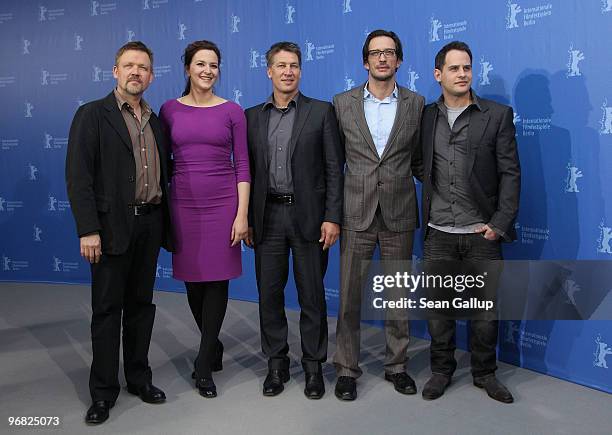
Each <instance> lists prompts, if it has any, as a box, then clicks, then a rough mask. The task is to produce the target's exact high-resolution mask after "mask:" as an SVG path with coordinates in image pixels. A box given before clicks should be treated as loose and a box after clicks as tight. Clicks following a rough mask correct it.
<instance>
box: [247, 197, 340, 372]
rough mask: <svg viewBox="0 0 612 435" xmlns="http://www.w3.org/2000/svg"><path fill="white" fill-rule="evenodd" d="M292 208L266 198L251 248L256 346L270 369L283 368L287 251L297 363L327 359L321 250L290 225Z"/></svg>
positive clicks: (309, 367)
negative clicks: (296, 309)
mask: <svg viewBox="0 0 612 435" xmlns="http://www.w3.org/2000/svg"><path fill="white" fill-rule="evenodd" d="M296 219H299V216H295V208H294V206H293V205H289V204H278V203H273V202H268V203H267V204H266V211H265V216H264V231H263V238H262V240H261V242H260V243H258V244H256V246H255V273H256V277H257V289H258V291H259V321H260V329H261V347H262V350H263V353H264V355H265V356H266V357H267V358H268V366H269V368H270V369H285V368H288V367H289V358H288V357H287V353H288V352H289V345H288V344H287V335H288V327H287V318H286V316H285V286H286V284H287V278H288V274H289V251H291V254H292V256H293V277H294V279H295V285H296V287H297V294H298V302H299V304H300V308H301V312H300V336H301V343H302V366H303V367H304V370H305V371H307V372H318V371H320V370H321V363H323V362H325V360H326V359H327V304H326V302H325V288H324V286H323V277H324V276H325V272H326V270H327V257H328V253H327V251H323V249H322V244H321V243H319V242H318V241H310V240H305V239H304V238H303V237H302V235H301V234H300V231H299V229H298V227H297V225H296Z"/></svg>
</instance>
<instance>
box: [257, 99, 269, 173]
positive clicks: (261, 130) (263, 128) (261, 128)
mask: <svg viewBox="0 0 612 435" xmlns="http://www.w3.org/2000/svg"><path fill="white" fill-rule="evenodd" d="M258 117H259V121H258V122H257V126H258V131H257V134H258V136H259V137H258V141H257V142H258V146H259V147H260V148H261V150H260V151H261V155H262V156H263V159H264V165H265V167H266V170H268V167H269V166H270V156H269V153H270V150H269V149H268V148H269V147H268V123H269V121H270V109H263V108H262V110H260V111H259V115H258Z"/></svg>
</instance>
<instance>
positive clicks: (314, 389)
mask: <svg viewBox="0 0 612 435" xmlns="http://www.w3.org/2000/svg"><path fill="white" fill-rule="evenodd" d="M323 394H325V383H324V382H323V375H322V374H321V373H320V372H318V373H306V387H305V388H304V395H305V396H306V397H308V398H309V399H320V398H321V397H323Z"/></svg>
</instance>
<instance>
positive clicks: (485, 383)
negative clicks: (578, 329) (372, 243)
mask: <svg viewBox="0 0 612 435" xmlns="http://www.w3.org/2000/svg"><path fill="white" fill-rule="evenodd" d="M434 77H435V79H436V81H438V83H440V86H441V89H442V96H441V97H440V98H439V99H438V101H437V102H435V103H433V104H430V105H428V106H427V107H426V108H425V110H424V112H423V118H422V122H421V132H422V135H421V140H422V142H421V143H422V152H423V174H422V180H423V190H422V194H423V199H422V207H423V227H424V229H425V230H424V233H425V245H424V267H425V269H426V272H427V273H429V274H434V275H436V274H449V273H452V272H451V271H450V269H449V267H453V268H454V267H458V268H460V269H461V272H460V273H466V270H467V269H466V268H469V267H471V268H472V269H473V267H474V264H476V263H479V267H481V266H482V265H485V266H486V267H487V268H488V269H490V270H491V271H492V272H493V273H489V274H488V276H487V281H488V284H487V285H488V289H489V291H490V292H491V293H489V295H491V294H493V292H494V291H495V288H496V286H497V279H498V277H499V270H500V269H499V260H501V259H502V254H501V244H500V242H501V241H502V240H504V241H508V242H510V241H512V240H514V239H515V238H516V234H515V230H514V219H515V218H516V215H517V213H518V205H519V193H520V180H521V171H520V166H519V159H518V154H517V149H516V140H515V138H514V135H515V130H514V124H513V122H512V120H513V112H512V108H510V107H508V106H504V105H501V104H498V103H495V102H494V101H490V100H485V99H481V98H478V96H477V95H476V93H475V92H473V91H472V90H471V84H472V52H471V51H470V48H469V47H468V46H467V44H465V43H463V42H459V41H456V42H451V43H449V44H447V45H446V46H444V47H443V48H442V49H441V50H440V51H439V52H438V54H437V55H436V60H435V69H434ZM428 326H429V333H430V335H431V370H432V373H433V375H432V377H431V379H430V380H429V381H428V382H427V383H426V385H425V387H424V389H423V398H425V399H428V400H433V399H437V398H438V397H440V396H442V394H444V390H445V389H446V387H447V386H448V385H449V384H450V382H451V378H452V375H453V373H454V371H455V368H456V367H457V362H456V360H455V358H454V351H455V320H452V319H438V318H436V319H430V320H429V322H428ZM497 328H498V322H497V321H496V320H495V316H489V317H486V316H485V318H482V316H480V318H474V319H472V321H471V322H470V329H471V334H470V339H471V346H470V349H471V351H472V356H471V362H472V376H473V378H474V385H476V386H477V387H480V388H484V389H485V390H486V392H487V393H488V395H489V396H490V397H492V398H493V399H495V400H498V401H500V402H504V403H510V402H512V401H513V398H512V394H510V392H509V391H508V390H507V389H506V387H505V386H504V385H502V384H501V382H499V381H498V380H497V379H496V377H495V370H496V369H497V366H496V354H495V347H496V344H497Z"/></svg>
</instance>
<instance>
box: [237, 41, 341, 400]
mask: <svg viewBox="0 0 612 435" xmlns="http://www.w3.org/2000/svg"><path fill="white" fill-rule="evenodd" d="M266 57H267V63H268V77H269V78H270V79H271V81H272V86H273V94H272V95H271V96H270V98H268V101H267V102H265V103H263V104H260V105H258V106H255V107H252V108H250V109H248V110H247V111H246V118H247V125H248V141H249V159H250V162H251V177H252V183H251V200H250V202H249V208H250V210H249V238H248V240H247V244H249V245H251V246H253V245H254V247H255V272H256V276H257V288H258V290H259V315H260V327H261V343H262V349H263V352H264V354H265V355H266V357H267V358H268V376H267V377H266V379H265V381H264V386H263V394H264V396H275V395H277V394H279V393H281V392H282V391H283V388H284V387H283V383H285V382H287V381H288V380H289V358H288V357H287V353H288V351H289V346H288V344H287V334H288V329H287V319H286V317H285V298H284V290H285V285H286V283H287V275H288V270H289V250H291V252H292V254H293V271H294V277H295V283H296V287H297V291H298V300H299V303H300V307H301V316H300V335H301V340H302V354H303V355H302V366H303V368H304V371H305V372H306V387H305V390H304V394H305V395H306V397H308V398H310V399H319V398H321V397H322V396H323V394H324V392H325V387H324V383H323V376H322V372H321V363H323V362H324V361H325V360H326V359H327V306H326V303H325V288H324V286H323V277H324V276H325V271H326V269H327V256H328V248H329V247H330V246H332V245H333V244H334V243H335V242H336V240H337V239H338V236H339V234H340V223H341V222H342V188H343V184H342V180H343V176H342V171H343V165H344V153H343V151H342V146H341V143H340V137H339V134H338V125H337V122H336V116H335V115H334V109H333V107H332V105H331V104H330V103H327V102H323V101H319V100H315V99H312V98H308V97H307V96H305V95H302V94H301V93H300V92H299V89H298V87H299V83H300V75H301V52H300V48H299V46H297V45H296V44H294V43H291V42H279V43H277V44H274V45H273V46H272V47H271V48H270V50H268V52H267V53H266Z"/></svg>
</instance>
